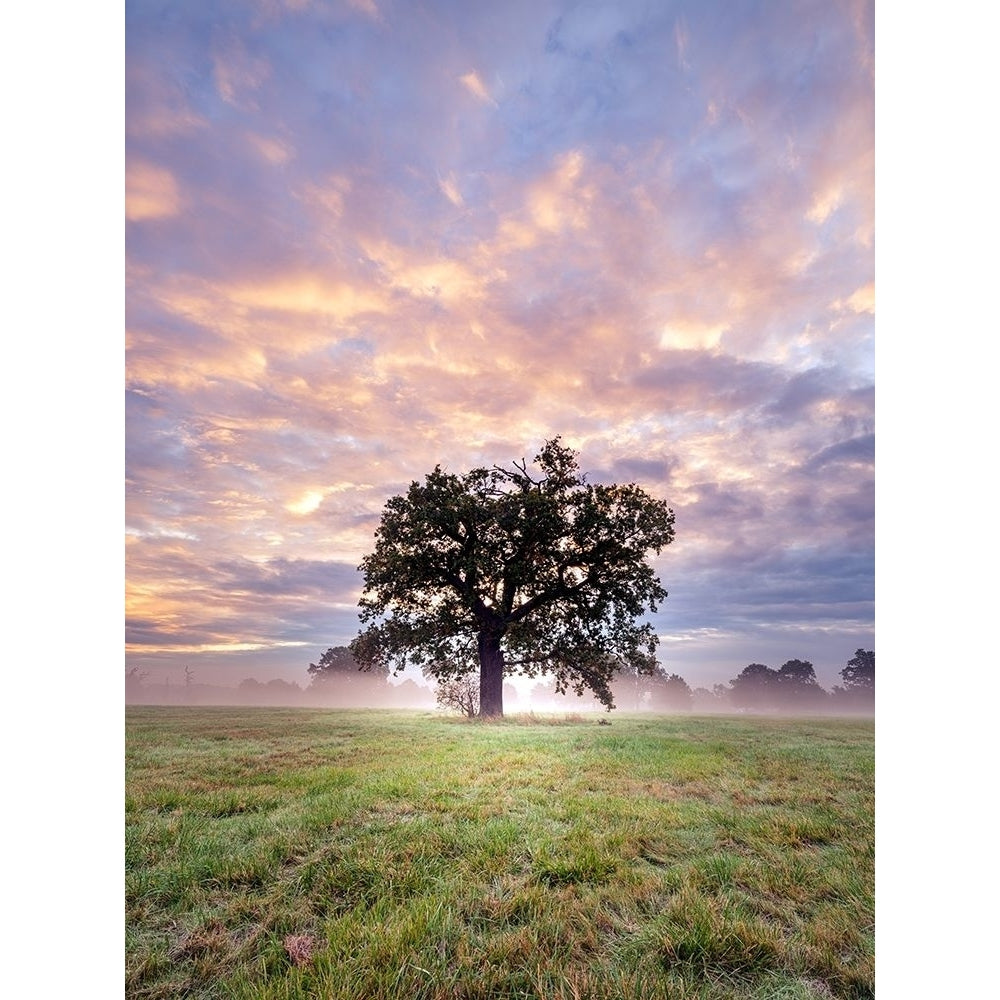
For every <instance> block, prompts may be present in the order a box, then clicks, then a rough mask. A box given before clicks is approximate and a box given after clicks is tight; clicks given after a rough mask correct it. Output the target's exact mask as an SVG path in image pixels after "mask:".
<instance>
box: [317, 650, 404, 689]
mask: <svg viewBox="0 0 1000 1000" xmlns="http://www.w3.org/2000/svg"><path fill="white" fill-rule="evenodd" d="M362 669H363V668H362V665H361V664H360V663H358V661H357V660H356V659H355V658H354V654H353V653H352V652H351V651H350V649H349V648H348V647H347V646H331V647H330V648H329V649H328V650H327V651H326V652H325V653H324V654H323V655H322V656H321V657H320V658H319V663H310V664H309V673H310V675H311V676H312V683H313V685H318V684H326V683H328V682H329V681H339V682H340V683H345V682H346V683H350V682H351V681H353V680H354V679H355V678H357V677H358V672H359V671H360V670H362ZM370 669H374V670H375V672H376V673H377V674H380V675H381V676H382V677H383V678H385V677H388V676H389V671H388V669H387V668H386V667H384V666H381V667H380V666H379V665H377V664H376V665H373V667H371V668H370Z"/></svg>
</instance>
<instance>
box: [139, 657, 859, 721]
mask: <svg viewBox="0 0 1000 1000" xmlns="http://www.w3.org/2000/svg"><path fill="white" fill-rule="evenodd" d="M308 673H309V676H310V683H309V686H308V687H307V688H305V689H303V688H302V687H300V686H299V685H298V684H295V683H294V682H291V681H285V680H281V679H277V678H276V679H274V680H270V681H266V682H261V681H257V680H255V679H253V678H246V679H245V680H243V681H241V682H240V684H239V686H238V687H237V688H236V689H235V690H234V689H233V688H222V687H213V686H212V685H207V684H197V683H195V682H194V672H193V671H192V670H191V669H190V668H185V672H184V680H183V682H181V683H178V684H175V685H171V684H170V683H169V678H168V679H167V682H166V683H165V684H160V685H150V684H148V683H147V678H148V674H147V673H144V672H140V671H139V670H138V668H135V667H133V668H131V669H129V670H128V671H127V672H126V674H125V700H126V702H127V703H143V702H145V703H150V704H159V703H167V704H184V703H187V704H234V703H235V704H272V705H274V704H277V705H329V706H331V707H342V708H362V707H386V708H392V707H428V708H429V707H431V706H432V705H433V704H434V703H435V700H436V702H437V705H438V706H439V707H440V708H443V709H446V710H451V711H456V712H459V713H460V714H462V715H466V716H469V717H474V716H476V715H478V714H479V711H480V696H479V684H478V677H477V676H476V675H475V674H471V675H469V674H467V675H463V676H459V677H451V678H447V677H446V678H435V677H434V675H433V674H432V673H431V672H425V677H426V679H427V680H428V681H429V682H430V683H431V684H432V685H433V688H428V687H426V686H424V685H421V684H417V683H415V682H414V681H412V680H409V679H407V680H404V681H402V682H401V683H392V682H391V681H390V680H389V668H388V666H383V667H378V666H375V667H372V668H370V669H363V668H362V667H361V666H360V665H359V663H358V661H357V660H356V659H355V657H354V654H353V653H352V651H351V649H350V648H349V647H347V646H332V647H330V648H329V649H327V650H326V652H324V653H323V655H322V656H320V657H319V660H318V661H317V662H316V663H310V664H309V669H308ZM840 677H841V680H842V684H838V685H835V686H834V688H833V690H832V691H826V690H824V689H823V688H822V687H820V685H819V682H818V681H817V679H816V671H815V669H814V668H813V665H812V664H811V663H810V662H809V661H808V660H787V661H786V662H785V663H783V664H782V665H781V666H780V667H779V668H778V669H776V670H775V669H773V668H772V667H769V666H766V665H765V664H763V663H751V664H748V665H747V666H746V667H744V668H743V669H742V670H741V671H740V672H739V674H737V676H736V677H734V678H732V680H731V681H730V682H729V683H728V684H716V685H714V687H713V688H712V689H711V690H709V689H708V688H704V687H697V688H694V689H693V690H692V689H691V687H690V686H689V685H688V683H687V681H685V680H684V678H683V677H681V676H680V675H679V674H675V673H669V672H668V671H666V670H664V669H663V667H661V666H660V665H659V664H657V665H656V666H655V667H654V668H653V671H652V673H645V672H643V671H639V670H637V669H635V668H633V669H631V670H628V669H626V670H624V671H622V672H620V673H619V674H618V675H617V676H616V677H615V679H614V680H613V682H612V684H611V692H612V694H613V696H614V701H615V706H616V707H617V708H619V709H621V710H622V711H626V712H638V711H647V712H664V713H672V712H692V711H693V712H762V713H764V712H787V713H795V714H800V715H801V714H812V713H817V714H818V713H827V712H870V711H872V710H873V709H874V705H875V651H874V650H870V649H868V650H865V649H858V650H857V651H856V652H855V654H854V656H853V657H851V659H850V660H848V661H847V664H846V666H844V667H843V669H842V670H841V671H840ZM560 687H561V686H560V685H559V683H558V681H557V680H556V678H555V677H548V678H546V679H543V680H541V681H539V682H538V683H537V684H535V685H534V686H533V687H532V688H531V690H530V692H529V693H528V695H527V699H528V702H529V704H530V707H532V708H543V709H549V710H559V709H564V708H566V707H569V706H570V705H572V707H574V708H580V707H583V708H592V709H598V708H601V707H603V705H602V704H601V703H599V702H598V701H597V700H596V699H595V700H593V701H592V702H590V703H588V704H586V705H581V704H580V702H579V700H578V699H577V698H570V696H569V695H568V693H567V691H566V689H565V688H562V689H560ZM504 700H505V701H506V702H508V703H517V702H518V701H519V700H520V697H519V694H518V691H517V689H516V688H515V687H514V685H512V684H509V683H505V684H504Z"/></svg>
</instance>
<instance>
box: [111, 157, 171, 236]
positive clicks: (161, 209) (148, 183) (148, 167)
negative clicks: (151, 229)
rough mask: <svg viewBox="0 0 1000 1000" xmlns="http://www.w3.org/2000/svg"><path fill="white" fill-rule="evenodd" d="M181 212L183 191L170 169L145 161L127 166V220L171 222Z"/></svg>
mask: <svg viewBox="0 0 1000 1000" xmlns="http://www.w3.org/2000/svg"><path fill="white" fill-rule="evenodd" d="M180 210H181V196H180V189H179V187H178V185H177V181H176V179H175V178H174V176H173V174H171V173H170V171H169V170H165V169H164V168H162V167H158V166H156V165H155V164H152V163H147V162H142V161H138V162H131V163H129V164H128V165H127V166H126V168H125V218H126V219H128V221H129V222H142V221H144V220H147V219H168V218H170V217H171V216H174V215H177V214H178V213H179V212H180Z"/></svg>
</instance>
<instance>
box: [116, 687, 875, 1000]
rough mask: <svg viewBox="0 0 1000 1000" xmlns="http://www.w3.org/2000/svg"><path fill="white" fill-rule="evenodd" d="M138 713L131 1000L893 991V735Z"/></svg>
mask: <svg viewBox="0 0 1000 1000" xmlns="http://www.w3.org/2000/svg"><path fill="white" fill-rule="evenodd" d="M575 718H576V721H570V720H569V719H568V718H563V719H562V720H561V721H562V724H561V725H542V724H538V722H537V721H535V720H531V719H527V718H516V717H512V718H510V719H506V720H497V721H496V722H495V723H494V724H493V725H490V726H482V725H480V724H478V723H477V724H469V723H467V722H465V721H464V720H461V719H456V718H446V717H441V716H439V715H433V714H418V713H409V712H387V711H384V712H373V711H320V710H310V709H297V710H288V709H210V708H196V709H186V710H183V709H169V708H147V707H143V708H138V709H131V708H130V709H129V710H128V712H127V715H126V747H125V748H126V817H125V818H126V829H125V880H126V942H125V943H126V995H127V996H129V997H136V998H139V997H143V998H151V1000H168V998H175V997H183V996H188V997H210V996H212V997H216V996H218V997H223V996H224V997H228V998H231V1000H251V998H253V1000H279V998H280V1000H289V998H295V1000H307V998H314V997H324V998H332V1000H341V998H342V1000H346V998H356V997H369V998H378V997H383V998H386V1000H389V998H398V997H401V996H406V997H413V998H416V1000H454V998H457V997H463V998H470V997H476V998H482V1000H487V998H496V997H511V998H513V997H522V998H537V1000H541V998H545V1000H550V998H559V997H565V998H567V1000H568V998H570V997H577V998H579V997H590V998H593V1000H597V998H602V1000H625V998H630V1000H631V998H634V1000H639V998H643V1000H686V998H689V997H699V998H703V1000H742V998H748V997H753V998H758V1000H765V998H774V997H787V998H799V1000H808V998H810V997H811V998H817V997H826V998H830V997H834V998H839V1000H847V998H854V997H871V996H873V991H874V844H875V839H874V834H875V831H874V818H873V801H874V726H873V724H872V722H871V721H870V720H857V719H823V720H810V721H808V722H804V721H802V720H793V719H762V718H753V719H749V718H738V717H728V718H718V717H717V718H704V717H703V718H699V717H694V716H690V715H685V716H660V717H651V716H646V717H637V716H632V717H629V716H626V717H620V718H616V719H615V721H614V728H613V729H605V728H601V727H598V726H597V725H595V721H596V719H597V718H603V716H595V715H590V716H586V717H584V716H576V717H575Z"/></svg>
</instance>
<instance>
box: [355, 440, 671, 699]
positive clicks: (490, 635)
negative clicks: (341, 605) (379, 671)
mask: <svg viewBox="0 0 1000 1000" xmlns="http://www.w3.org/2000/svg"><path fill="white" fill-rule="evenodd" d="M673 538H674V512H673V511H672V510H671V509H670V508H669V507H668V506H667V504H666V503H665V502H663V501H661V500H658V499H655V498H654V497H652V496H650V495H649V494H648V493H646V492H645V491H644V490H642V489H641V488H640V487H639V486H637V485H635V484H634V483H630V484H628V485H610V486H608V485H602V484H595V483H588V482H587V481H586V477H585V476H584V475H583V474H581V472H580V470H579V465H578V463H577V458H576V453H575V452H574V451H573V450H572V449H570V448H567V447H566V446H564V445H563V444H561V442H560V439H559V438H555V439H553V440H551V441H548V442H546V443H545V445H544V447H543V448H542V450H541V451H540V452H539V454H538V455H536V456H535V459H534V467H530V466H529V465H528V464H527V462H525V461H523V460H522V461H520V462H513V463H512V464H511V466H509V467H500V466H493V467H492V468H476V469H473V470H471V471H470V472H468V473H465V474H464V475H456V474H454V473H449V472H446V471H445V470H443V469H442V467H441V466H440V465H438V466H437V467H435V469H434V471H433V472H431V473H429V474H428V475H426V476H425V477H424V482H423V483H418V482H415V481H414V482H412V483H411V484H410V487H409V489H408V490H407V492H406V493H405V494H403V495H400V496H395V497H393V498H392V499H390V500H389V501H388V503H387V504H386V506H385V509H384V511H383V513H382V519H381V523H380V525H379V527H378V529H377V530H376V533H375V549H374V551H373V552H372V553H371V554H370V555H368V556H366V557H365V558H364V560H363V561H362V563H361V566H360V570H361V572H362V573H363V574H364V582H365V587H364V592H363V594H362V596H361V600H360V609H361V610H360V616H361V621H362V624H363V625H364V626H365V627H364V628H363V629H362V630H361V631H360V633H359V634H358V636H357V637H356V638H355V639H354V641H353V642H352V643H351V651H352V653H353V654H354V656H355V657H356V658H357V660H358V662H359V663H360V664H361V665H362V666H365V667H374V666H378V665H391V667H392V668H393V669H394V670H396V671H398V670H400V669H402V668H403V667H404V666H406V664H407V663H413V664H416V665H418V666H420V667H421V668H422V669H423V670H424V671H425V672H426V673H429V674H431V675H432V676H434V677H436V678H438V679H439V680H441V679H448V678H451V677H459V676H463V675H465V674H469V673H473V672H474V671H476V669H477V668H478V671H479V682H480V683H479V687H480V714H482V715H485V716H495V715H502V714H503V677H504V674H505V673H521V674H524V675H526V676H530V677H534V676H538V675H539V674H542V673H545V672H550V673H552V674H553V675H554V677H555V680H556V687H557V690H559V691H560V692H565V691H566V690H567V688H570V687H572V688H573V690H575V691H576V692H577V693H578V694H582V693H583V691H584V690H585V689H589V690H591V691H593V692H594V694H595V695H596V696H597V698H598V699H599V700H600V701H601V703H602V704H603V705H605V706H606V707H608V708H610V707H612V706H613V704H614V700H613V697H612V693H611V689H610V686H609V682H610V680H611V678H612V677H613V676H614V674H615V672H616V671H617V670H618V669H620V668H622V667H629V668H631V669H635V670H639V671H641V672H643V673H651V672H652V671H653V670H654V668H655V666H656V661H655V658H654V650H655V647H656V644H657V637H656V634H655V633H654V631H653V629H652V627H651V626H650V624H649V623H648V622H645V623H644V622H641V621H640V619H641V617H642V616H643V615H644V614H645V612H646V611H655V610H656V608H657V607H658V605H659V604H660V603H661V602H662V601H663V600H664V599H665V598H666V596H667V592H666V591H665V590H664V589H663V587H662V586H661V584H660V581H659V579H658V578H657V577H656V576H655V574H654V572H653V569H652V567H651V566H650V564H649V562H648V555H649V553H651V552H655V553H657V554H659V552H660V551H661V550H662V549H663V548H664V547H665V546H666V545H669V544H670V542H672V541H673Z"/></svg>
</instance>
